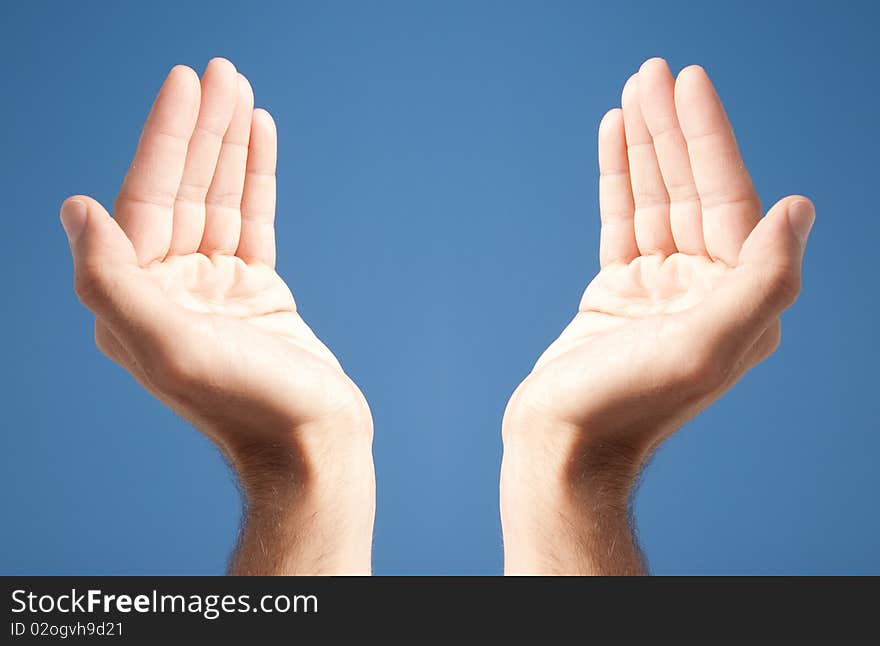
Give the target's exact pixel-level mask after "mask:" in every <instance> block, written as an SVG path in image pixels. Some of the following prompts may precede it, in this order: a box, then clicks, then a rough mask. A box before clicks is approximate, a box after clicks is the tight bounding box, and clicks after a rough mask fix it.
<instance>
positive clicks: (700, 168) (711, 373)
mask: <svg viewBox="0 0 880 646" xmlns="http://www.w3.org/2000/svg"><path fill="white" fill-rule="evenodd" d="M599 166H600V172H601V176H600V180H599V188H600V211H601V221H602V230H601V241H600V265H601V270H600V272H599V274H598V275H597V276H596V277H595V278H594V279H593V281H592V282H591V283H590V285H589V286H588V287H587V289H586V291H585V292H584V295H583V298H582V300H581V303H580V307H579V310H578V313H577V314H576V315H575V317H574V320H573V321H572V322H571V323H570V324H569V325H568V327H567V328H566V329H565V330H564V331H563V333H562V334H561V335H560V337H559V338H558V339H557V340H556V341H555V342H554V343H553V344H552V345H551V346H550V347H549V348H548V349H547V351H546V352H545V353H544V354H543V355H542V356H541V357H540V359H539V360H538V362H537V364H536V365H535V367H534V370H533V371H532V373H531V374H530V375H529V376H528V377H527V378H526V379H525V380H524V381H523V383H522V384H521V385H520V387H519V388H518V389H517V390H516V392H515V393H514V395H513V397H512V398H511V401H510V403H509V405H508V409H507V413H506V415H505V435H506V436H507V437H509V438H511V439H512V438H521V437H522V436H523V435H530V434H531V435H534V434H535V432H536V431H535V429H555V430H553V431H547V432H546V433H545V432H543V431H537V434H538V435H539V437H537V438H535V439H536V441H537V442H545V441H546V442H552V441H554V438H558V437H562V438H564V441H565V442H568V448H566V449H559V450H560V451H562V452H566V451H570V452H572V453H577V454H583V452H584V451H587V452H589V451H593V452H594V453H595V452H597V451H600V450H601V451H604V452H606V453H609V454H613V455H615V456H619V457H621V459H625V460H630V461H632V462H633V463H634V464H635V465H637V464H638V463H639V462H640V461H641V460H643V459H644V457H645V456H646V455H647V454H648V453H649V452H650V450H651V449H652V448H653V447H654V446H655V445H656V444H657V443H658V442H660V441H661V440H662V439H663V438H664V437H666V436H667V435H668V434H669V433H671V432H672V431H673V430H675V429H676V428H678V427H679V426H680V425H681V424H682V423H683V422H684V421H685V420H687V419H688V418H690V417H692V416H693V415H695V414H696V413H697V412H698V411H699V410H701V409H702V408H703V407H705V406H706V405H707V404H708V403H710V402H711V401H713V400H714V399H716V398H717V397H718V396H719V395H720V394H721V393H723V392H724V391H725V390H726V389H727V388H729V387H730V386H731V385H732V384H733V383H734V382H735V381H736V380H737V379H739V377H740V376H742V374H743V373H745V372H746V371H747V370H748V369H749V368H751V367H752V366H754V365H755V364H757V363H758V362H760V361H761V360H763V359H765V358H766V357H767V356H769V355H770V354H771V353H772V352H773V351H774V350H775V349H776V348H777V346H778V344H779V341H780V322H779V315H780V314H781V313H782V311H783V310H784V309H786V308H787V307H788V306H789V305H791V303H792V302H793V301H794V299H795V297H796V296H797V294H798V291H799V289H800V268H801V259H802V255H803V251H804V246H805V243H806V238H807V235H808V233H809V230H810V227H811V225H812V222H813V217H814V214H813V207H812V204H811V203H810V202H809V201H808V200H807V199H806V198H803V197H799V196H791V197H787V198H785V199H783V200H781V201H780V202H778V203H777V204H776V205H775V206H773V208H771V209H770V211H769V212H768V213H767V214H766V215H765V216H764V217H763V218H762V217H761V205H760V202H759V200H758V196H757V194H756V192H755V189H754V187H753V186H752V182H751V179H750V177H749V174H748V172H747V171H746V168H745V165H744V164H743V161H742V158H741V156H740V153H739V150H738V147H737V143H736V140H735V139H734V135H733V131H732V129H731V126H730V123H729V122H728V120H727V117H726V115H725V112H724V109H723V107H722V105H721V101H720V100H719V98H718V96H717V94H716V92H715V90H714V88H713V86H712V84H711V82H710V81H709V78H708V76H707V75H706V73H705V72H704V71H703V69H702V68H700V67H697V66H693V67H688V68H686V69H685V70H683V71H682V72H681V73H680V74H679V76H678V78H677V79H673V77H672V74H671V73H670V71H669V68H668V66H667V65H666V63H665V61H663V60H661V59H651V60H649V61H647V62H646V63H645V64H644V65H643V66H642V67H641V69H640V70H639V72H638V73H637V74H635V75H633V76H632V77H631V78H630V79H629V81H628V82H627V83H626V85H625V87H624V90H623V96H622V109H614V110H611V111H610V112H609V113H608V114H606V115H605V117H604V119H603V120H602V122H601V125H600V127H599Z"/></svg>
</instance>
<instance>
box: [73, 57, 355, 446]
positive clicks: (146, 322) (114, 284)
mask: <svg viewBox="0 0 880 646" xmlns="http://www.w3.org/2000/svg"><path fill="white" fill-rule="evenodd" d="M253 106H254V96H253V92H252V90H251V87H250V84H249V83H248V81H247V79H246V78H245V77H244V76H243V75H241V74H239V73H238V72H237V71H236V69H235V67H234V66H233V65H232V64H231V63H230V62H229V61H226V60H224V59H214V60H212V61H211V62H210V63H209V65H208V66H207V68H206V70H205V73H204V76H203V77H202V79H201V83H200V81H199V78H198V76H197V75H196V74H195V72H193V71H192V70H191V69H190V68H188V67H183V66H178V67H175V68H174V69H173V70H172V71H171V72H170V74H169V75H168V78H167V79H166V80H165V83H164V84H163V85H162V88H161V89H160V91H159V94H158V96H157V98H156V101H155V103H154V105H153V108H152V111H151V112H150V114H149V117H148V118H147V121H146V124H145V125H144V129H143V133H142V136H141V139H140V142H139V144H138V147H137V151H136V153H135V156H134V159H133V161H132V163H131V167H130V168H129V170H128V173H127V175H126V176H125V180H124V182H123V184H122V188H121V190H120V192H119V196H118V198H117V199H116V203H115V207H114V217H113V218H111V217H110V216H109V214H108V213H107V211H106V210H105V209H104V208H103V207H102V206H101V205H100V204H98V203H97V202H96V201H95V200H93V199H91V198H88V197H84V196H75V197H72V198H69V199H68V200H67V201H66V202H65V204H64V205H63V209H62V221H63V223H64V225H65V228H66V230H67V232H68V235H69V237H70V242H71V247H72V250H73V255H74V261H75V267H76V277H75V285H76V291H77V294H78V295H79V297H80V299H81V300H82V301H83V303H85V305H86V306H87V307H89V309H91V310H92V311H93V312H94V313H95V316H96V323H95V337H96V341H97V344H98V346H99V347H100V348H101V350H102V351H103V352H104V353H106V354H107V355H108V356H109V357H110V358H112V359H113V360H114V361H116V362H118V363H120V364H121V365H122V366H124V367H125V368H127V369H128V370H129V371H130V372H131V373H132V374H133V375H134V376H135V377H136V378H137V379H138V380H139V381H140V382H141V383H142V384H143V385H144V386H145V387H146V388H148V389H149V390H150V391H151V392H153V393H154V394H155V395H156V396H157V397H159V398H160V399H161V400H162V401H164V402H166V403H167V404H169V405H170V406H172V407H173V408H174V409H175V410H176V411H177V412H179V413H180V414H181V415H182V416H183V417H185V418H186V419H188V420H190V421H192V422H193V423H194V424H195V425H196V426H197V427H198V428H200V429H201V430H203V431H204V432H205V433H207V434H208V435H210V436H211V437H212V439H214V440H215V441H217V443H218V444H220V445H221V446H222V447H223V448H224V449H225V450H227V451H228V452H230V453H231V454H233V456H235V455H236V454H237V452H238V451H239V450H247V449H248V448H257V447H259V446H261V445H262V444H264V443H265V442H275V443H279V444H281V443H286V442H295V443H309V442H313V441H315V442H317V443H319V444H320V443H322V442H325V441H326V440H327V438H313V437H310V436H309V432H308V430H309V429H310V428H313V427H319V426H321V427H327V428H331V427H332V428H333V429H334V431H333V432H334V433H340V434H359V435H362V436H368V435H369V434H370V433H371V421H370V414H369V410H368V408H367V404H366V401H365V400H364V398H363V396H362V395H361V393H360V391H359V390H358V388H357V387H356V386H355V385H354V383H352V381H351V380H350V379H349V378H348V377H347V376H346V375H345V373H344V372H343V370H342V368H341V367H340V365H339V362H338V361H337V360H336V358H335V357H334V356H333V354H332V353H331V352H330V351H329V350H328V349H327V348H326V346H324V344H322V343H321V341H319V340H318V338H317V337H316V336H315V335H314V334H313V333H312V331H311V330H310V329H309V327H308V326H307V325H306V324H305V323H304V322H303V320H302V319H301V318H300V316H299V314H298V313H297V310H296V304H295V302H294V299H293V296H292V295H291V293H290V290H289V289H288V288H287V286H286V285H285V283H284V281H283V280H282V279H281V277H279V275H278V274H277V273H276V272H275V269H274V266H275V235H274V224H273V221H274V216H275V163H276V133H275V125H274V123H273V121H272V118H271V116H269V113H268V112H266V111H264V110H261V109H257V110H254V108H253Z"/></svg>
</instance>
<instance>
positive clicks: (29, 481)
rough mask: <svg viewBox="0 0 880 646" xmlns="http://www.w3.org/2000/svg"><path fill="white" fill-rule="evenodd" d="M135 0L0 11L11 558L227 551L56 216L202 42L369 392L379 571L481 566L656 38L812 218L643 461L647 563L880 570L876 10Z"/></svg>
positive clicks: (325, 330) (579, 285) (3, 561)
mask: <svg viewBox="0 0 880 646" xmlns="http://www.w3.org/2000/svg"><path fill="white" fill-rule="evenodd" d="M150 4H151V5H153V6H150V7H147V6H146V5H147V3H134V2H130V3H129V2H125V3H122V2H112V3H111V2H87V3H76V4H74V3H61V2H56V3H45V2H29V3H17V4H16V5H15V6H13V5H12V3H4V5H3V8H2V9H0V25H2V26H0V35H2V38H0V61H2V63H0V72H2V79H3V85H4V90H3V101H2V104H0V127H2V142H3V146H2V149H0V182H2V189H3V200H2V227H3V229H2V232H3V233H2V235H3V266H4V278H5V280H4V281H3V286H4V289H5V293H4V304H3V317H2V322H0V326H2V327H0V330H2V335H3V339H4V340H5V343H4V349H3V363H4V366H3V371H2V387H0V392H2V401H3V411H2V412H3V415H2V424H3V432H2V448H0V460H2V487H0V499H2V511H3V515H4V521H3V530H2V533H0V572H3V573H221V572H223V571H224V568H225V564H226V559H227V555H228V553H229V551H230V549H231V548H232V546H233V545H234V542H235V538H236V532H237V528H238V522H239V502H238V496H237V493H236V489H235V486H234V483H233V481H232V479H231V477H230V475H229V473H228V471H227V469H226V467H225V466H224V464H223V462H222V461H221V459H220V457H219V456H218V454H217V453H216V452H215V451H214V450H213V448H212V447H211V446H210V445H209V443H208V442H207V441H206V440H203V439H202V438H201V437H200V436H199V434H198V433H197V432H195V431H194V430H192V429H191V428H189V427H187V425H186V424H185V423H183V422H181V421H180V420H178V419H177V418H175V416H174V415H172V414H171V413H170V412H168V411H167V410H165V409H164V408H163V407H162V406H161V405H160V404H159V403H158V402H156V401H154V400H153V399H152V398H151V397H150V396H149V395H147V394H146V393H144V392H142V391H141V389H140V388H139V387H138V386H137V385H136V383H135V382H134V380H133V379H131V378H130V377H129V376H128V375H127V374H126V373H125V372H123V371H122V370H121V369H120V368H117V367H116V366H114V365H112V364H111V363H110V362H109V361H108V360H106V359H105V358H103V357H102V356H101V355H100V353H99V352H98V351H97V350H96V349H95V348H94V346H93V343H92V329H91V328H92V318H91V316H90V315H89V313H88V312H86V311H85V310H84V309H83V308H82V307H80V306H79V304H78V303H77V302H76V299H75V298H74V295H73V292H72V290H71V268H70V261H69V255H68V251H67V244H66V241H65V238H64V234H63V232H62V230H61V227H60V226H59V224H58V219H57V210H58V205H59V204H60V202H61V200H62V199H63V198H64V197H65V196H66V195H68V194H70V193H74V192H85V193H90V194H91V195H94V196H95V197H97V198H98V199H100V200H102V201H103V202H104V204H107V205H109V204H111V203H112V200H113V197H114V195H115V192H116V189H117V188H118V185H119V182H120V180H121V178H122V175H123V173H124V171H125V169H126V166H127V164H128V161H129V159H130V156H131V154H132V152H133V149H134V145H135V142H136V140H137V136H138V133H139V130H140V126H141V124H142V121H143V118H144V116H145V114H146V112H147V110H148V108H149V105H150V103H151V101H152V98H153V95H154V93H155V91H156V89H157V88H158V86H159V84H160V82H161V81H162V78H163V77H164V75H165V73H166V72H167V70H168V69H169V68H170V67H171V66H172V65H174V64H175V63H185V64H188V65H191V66H193V67H195V68H196V69H197V70H198V71H200V72H201V70H202V69H203V68H204V64H205V63H206V62H207V60H208V59H209V58H210V57H212V56H217V55H222V56H226V57H228V58H230V59H232V60H233V61H234V62H235V63H236V65H237V66H238V67H239V69H241V70H242V71H243V72H244V73H245V74H247V75H248V76H249V78H250V79H251V81H252V83H253V86H254V88H255V92H256V97H257V104H258V105H260V106H265V107H267V108H269V109H270V110H271V111H272V113H273V114H274V115H275V117H276V120H277V122H278V129H279V136H280V142H279V143H280V166H279V180H280V181H279V186H280V193H279V211H278V218H277V222H278V242H279V250H280V257H279V270H280V273H281V275H282V276H283V277H284V278H285V279H286V280H287V281H288V283H289V284H290V286H291V288H292V289H293V291H294V294H295V295H296V298H297V301H298V303H299V304H300V306H301V310H302V313H303V315H304V316H305V318H306V320H307V321H308V322H309V323H310V324H311V325H312V327H313V328H314V329H315V331H316V332H317V333H318V335H319V336H320V337H321V338H322V339H324V340H325V341H326V342H327V344H328V345H329V346H330V347H331V349H332V350H333V351H334V352H335V353H336V354H337V355H338V356H339V357H340V359H341V360H342V362H343V364H344V365H345V366H346V368H347V370H348V372H349V373H350V374H351V375H352V376H353V377H354V379H355V380H356V381H357V382H358V383H359V384H360V385H361V387H362V389H363V390H364V392H365V394H366V396H367V398H368V399H369V401H370V403H371V405H372V409H373V412H374V414H375V422H376V440H375V457H376V469H377V476H378V510H377V517H376V531H375V552H374V554H375V559H374V565H375V572H376V573H378V574H392V573H394V574H422V573H424V574H437V573H459V574H485V573H499V572H500V571H501V565H502V559H501V532H500V524H499V518H498V494H497V479H498V468H499V464H500V458H501V444H500V436H499V426H500V420H501V415H502V411H503V409H504V405H505V403H506V400H507V396H508V395H509V393H510V392H511V391H512V390H513V388H514V387H515V385H516V384H517V383H518V381H519V380H520V379H521V378H522V377H523V376H524V375H525V374H526V373H527V371H528V370H529V369H530V367H531V364H532V362H533V361H534V360H535V359H536V358H537V356H538V355H539V353H540V352H541V351H542V350H543V349H544V348H545V347H546V346H547V344H548V343H549V342H550V341H551V340H552V339H553V338H554V337H555V336H556V335H557V334H558V332H559V331H560V330H561V329H562V327H563V326H564V325H565V324H566V323H567V321H568V320H569V318H570V317H571V315H572V314H573V312H574V309H575V308H576V306H577V303H578V299H579V298H580V294H581V291H582V289H583V288H584V286H585V285H586V283H587V281H588V280H589V279H590V277H591V276H592V275H593V274H594V272H595V271H596V269H597V245H598V231H599V227H598V214H597V193H596V191H597V181H596V177H597V172H598V171H597V166H596V159H595V145H596V136H595V131H596V125H597V123H598V120H599V118H600V117H601V116H602V114H603V113H604V112H605V110H606V109H608V108H609V107H612V106H614V105H618V103H619V92H620V90H621V88H622V85H623V82H624V80H625V79H626V78H627V76H628V75H630V74H631V73H632V72H633V71H635V70H636V69H637V67H638V65H639V64H640V63H641V61H642V60H644V59H645V58H647V57H649V56H653V55H661V56H664V57H666V58H667V59H668V60H669V61H670V63H671V65H672V66H673V68H674V69H675V70H677V69H680V68H681V67H683V66H684V65H687V64H690V63H701V64H703V65H704V66H705V67H706V68H707V69H708V71H709V73H710V74H711V75H712V77H713V78H714V80H715V81H716V83H717V86H718V88H719V91H720V93H721V94H722V98H723V99H724V100H725V102H726V105H727V107H728V111H729V113H730V115H731V119H732V120H733V122H734V124H735V126H736V128H737V134H738V136H739V140H740V143H741V147H742V149H743V151H744V154H745V157H746V161H747V163H748V164H749V166H750V169H751V170H752V173H753V176H754V178H755V181H756V184H757V187H758V190H759V192H760V194H761V196H762V198H763V200H764V202H765V204H766V205H769V204H771V203H772V202H774V201H775V200H777V199H778V198H780V197H782V196H783V195H786V194H788V193H793V192H803V193H805V194H807V195H809V196H811V197H812V198H813V199H814V200H815V202H816V205H817V207H818V221H817V224H816V227H815V229H814V232H813V238H812V240H811V243H810V248H809V251H808V254H807V260H806V270H805V281H804V291H803V293H802V295H801V299H800V301H799V302H798V303H797V304H796V305H795V306H794V307H793V308H792V309H791V310H790V311H789V312H788V313H787V314H786V316H785V317H784V334H783V337H784V338H783V343H782V347H781V349H780V350H779V352H778V353H777V354H776V355H775V356H773V357H772V358H771V359H770V360H768V361H767V362H766V363H765V364H763V365H761V366H760V367H759V368H757V369H755V370H754V371H753V372H752V373H751V374H749V375H748V376H747V377H746V378H745V379H743V381H742V382H741V383H740V384H739V385H737V386H736V387H735V388H734V389H733V391H732V392H730V393H729V394H728V395H727V396H726V397H725V398H724V399H723V400H722V401H720V402H718V403H717V404H716V405H714V406H713V407H712V408H711V409H710V410H708V411H707V412H706V413H704V414H703V415H701V416H700V417H699V418H698V419H696V420H695V421H693V422H692V423H690V424H689V425H688V426H687V428H685V429H684V430H683V431H681V432H680V433H679V434H677V435H676V436H675V437H674V438H673V439H672V440H671V441H669V442H668V443H667V444H666V445H665V446H664V447H663V448H662V449H661V450H660V452H659V453H658V455H657V456H656V458H655V459H654V460H653V462H652V463H651V465H650V466H649V468H648V470H647V473H646V474H645V477H644V480H643V484H642V487H641V490H640V492H639V495H638V498H637V507H636V511H637V516H638V523H639V530H640V535H641V539H642V541H643V543H644V547H645V551H646V553H647V555H648V557H649V559H650V562H651V565H652V570H653V571H654V572H655V573H659V574H668V573H692V574H703V573H737V574H739V573H792V574H795V573H796V574H800V573H821V574H824V573H874V574H880V554H878V552H880V550H878V547H880V540H878V533H880V509H878V505H877V503H876V494H877V491H878V489H880V474H878V470H877V461H878V455H880V432H878V431H880V428H878V422H877V420H878V413H880V405H878V402H880V397H878V396H877V385H878V381H877V369H878V365H880V361H878V359H880V357H878V343H877V340H876V332H875V328H876V322H877V314H878V305H877V300H876V299H877V283H876V280H877V273H876V268H877V260H876V250H877V240H878V239H880V217H878V213H877V172H878V162H877V159H878V158H877V153H878V150H880V140H878V139H880V138H878V133H880V131H878V127H877V118H878V116H877V115H878V98H880V92H878V89H877V60H878V59H877V46H876V33H874V29H873V27H874V26H876V24H877V21H878V19H880V11H878V9H877V5H876V4H875V3H868V2H865V3H855V2H853V3H840V2H833V3H832V2H828V3H813V2H791V3H776V2H761V3H753V4H750V3H703V4H706V5H713V6H712V8H709V7H708V6H702V7H697V6H695V4H697V3H694V2H662V3H647V2H645V3H640V4H630V3H625V2H601V3H600V2H592V3H587V2H579V3H578V2H571V3H562V2H551V3H548V2H532V3H513V2H493V3H489V2H454V3H450V2H447V3H442V4H441V3H423V2H400V3H386V2H381V3H361V2H352V3H348V4H342V3H336V2H331V3H325V2H314V3H277V4H276V3H270V2H260V3H249V6H248V7H247V8H245V6H244V3H241V4H240V5H236V4H226V3H218V2H211V3H207V2H205V3H170V2H169V3H150ZM178 5H181V6H178Z"/></svg>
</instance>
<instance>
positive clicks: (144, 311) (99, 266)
mask: <svg viewBox="0 0 880 646" xmlns="http://www.w3.org/2000/svg"><path fill="white" fill-rule="evenodd" d="M61 224H62V225H63V227H64V231H65V232H66V233H67V239H68V242H69V243H70V251H71V254H72V255H73V268H74V289H75V290H76V295H77V296H78V297H79V300H80V301H82V303H83V305H85V306H86V307H87V308H89V309H90V310H91V311H92V312H94V313H95V315H96V316H97V317H98V318H99V319H101V321H102V322H103V323H105V324H106V325H107V326H108V327H109V328H110V329H111V330H112V331H113V333H114V335H116V337H117V338H118V339H119V341H120V342H121V343H122V345H123V346H125V348H126V350H127V351H129V352H131V354H132V355H133V356H135V357H137V358H138V361H139V362H140V363H141V364H144V365H143V366H142V367H144V368H146V367H147V365H146V364H147V363H148V362H149V361H158V362H160V363H161V361H162V360H163V359H164V358H165V357H166V356H168V355H169V354H173V352H174V351H175V350H176V349H177V347H178V346H180V345H186V343H187V342H186V341H185V340H183V339H184V338H185V332H186V330H187V329H188V328H187V327H186V326H185V322H186V321H185V318H184V316H183V314H182V312H181V311H180V310H179V309H178V308H177V307H174V306H172V305H171V304H170V303H169V302H168V300H167V298H165V296H164V294H163V293H162V292H161V290H160V289H158V288H157V287H156V286H155V284H153V283H152V282H151V281H149V280H145V276H144V270H143V268H142V267H141V266H140V265H139V264H138V259H137V254H136V253H135V250H134V247H133V246H132V244H131V241H130V240H129V239H128V236H126V235H125V232H124V231H123V230H122V229H121V228H120V227H119V225H118V224H117V223H116V220H114V219H113V218H112V217H110V214H109V213H107V211H106V209H104V207H103V206H101V205H100V204H99V203H98V202H97V201H96V200H93V199H92V198H90V197H86V196H83V195H75V196H73V197H70V198H68V199H67V200H65V201H64V203H63V204H62V205H61ZM169 331H173V333H169Z"/></svg>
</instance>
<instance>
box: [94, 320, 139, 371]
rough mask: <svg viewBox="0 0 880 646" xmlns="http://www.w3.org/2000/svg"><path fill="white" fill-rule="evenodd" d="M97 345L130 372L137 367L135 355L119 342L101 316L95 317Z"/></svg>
mask: <svg viewBox="0 0 880 646" xmlns="http://www.w3.org/2000/svg"><path fill="white" fill-rule="evenodd" d="M95 345H96V346H98V349H99V350H100V351H101V352H102V353H103V354H104V355H105V356H106V357H107V358H108V359H110V360H111V361H114V362H115V363H118V364H119V365H120V366H122V367H123V368H125V369H126V370H128V371H129V372H134V371H135V370H136V369H137V364H136V362H135V360H134V357H132V356H131V353H129V351H128V350H126V349H125V346H123V345H122V344H121V343H120V342H119V339H117V338H116V336H115V335H114V334H113V332H112V331H111V330H110V328H109V327H107V324H106V323H105V322H104V321H102V320H101V319H99V318H96V319H95Z"/></svg>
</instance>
